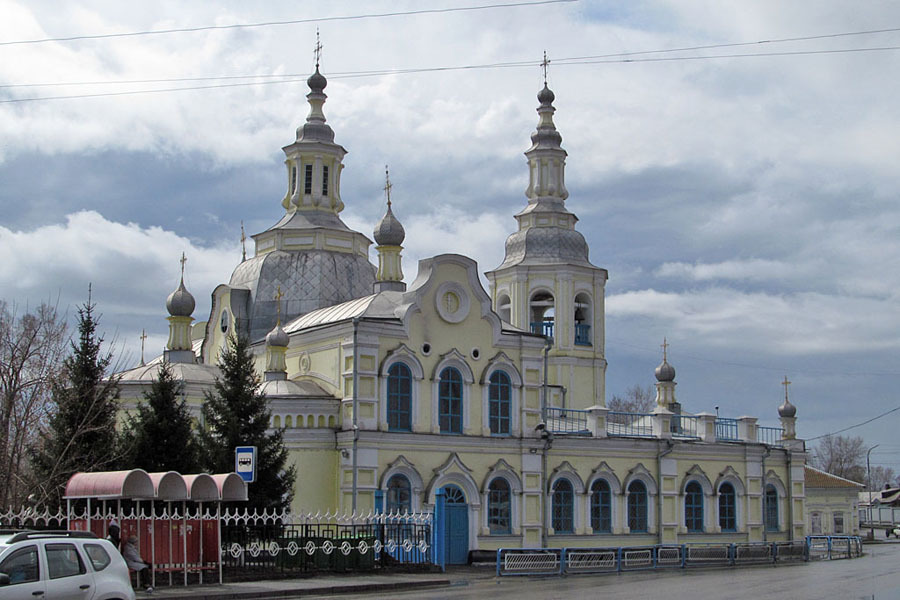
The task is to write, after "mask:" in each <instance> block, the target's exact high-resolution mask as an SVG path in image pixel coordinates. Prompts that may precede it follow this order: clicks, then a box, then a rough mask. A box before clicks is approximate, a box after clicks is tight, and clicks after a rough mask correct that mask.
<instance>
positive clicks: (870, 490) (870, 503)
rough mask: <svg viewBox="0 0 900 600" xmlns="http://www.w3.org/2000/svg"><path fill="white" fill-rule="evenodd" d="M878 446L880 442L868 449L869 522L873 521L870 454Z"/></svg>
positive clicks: (873, 531)
mask: <svg viewBox="0 0 900 600" xmlns="http://www.w3.org/2000/svg"><path fill="white" fill-rule="evenodd" d="M877 447H878V444H875V445H874V446H872V447H871V448H869V449H868V450H867V451H866V487H867V488H868V489H869V523H870V524H871V523H872V468H871V467H870V466H869V455H870V454H872V450H874V449H875V448H877ZM871 531H872V533H873V534H874V533H875V530H874V529H872V530H871Z"/></svg>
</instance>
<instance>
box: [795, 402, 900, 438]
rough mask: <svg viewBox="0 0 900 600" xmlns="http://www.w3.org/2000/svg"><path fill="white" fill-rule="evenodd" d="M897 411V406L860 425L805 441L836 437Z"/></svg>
mask: <svg viewBox="0 0 900 600" xmlns="http://www.w3.org/2000/svg"><path fill="white" fill-rule="evenodd" d="M898 410H900V406H897V407H895V408H892V409H891V410H889V411H887V412H883V413H881V414H880V415H878V416H875V417H872V418H871V419H867V420H865V421H863V422H862V423H857V424H856V425H851V426H850V427H844V428H843V429H838V430H837V431H832V432H831V433H823V434H822V435H818V436H816V437H814V438H809V439H807V440H806V441H807V442H814V441H816V440H819V439H822V438H823V437H827V436H829V435H836V434H838V433H844V432H845V431H850V430H851V429H856V428H857V427H862V426H863V425H868V424H869V423H871V422H872V421H877V420H878V419H880V418H882V417H886V416H888V415H889V414H891V413H895V412H897V411H898Z"/></svg>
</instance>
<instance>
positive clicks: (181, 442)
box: [122, 362, 200, 474]
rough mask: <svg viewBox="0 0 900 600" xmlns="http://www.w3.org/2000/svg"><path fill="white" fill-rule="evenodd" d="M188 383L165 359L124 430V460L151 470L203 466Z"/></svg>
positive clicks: (192, 470) (194, 469)
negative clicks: (187, 396)
mask: <svg viewBox="0 0 900 600" xmlns="http://www.w3.org/2000/svg"><path fill="white" fill-rule="evenodd" d="M183 386H184V383H183V382H182V381H179V380H177V379H175V375H174V374H173V372H172V365H171V364H169V363H168V362H164V363H162V364H161V365H160V367H159V372H158V374H157V378H156V379H155V380H154V381H153V384H152V385H151V387H150V390H149V391H147V392H144V400H145V402H142V403H140V404H138V406H137V414H136V415H133V416H130V417H129V418H128V421H127V423H126V425H125V427H124V429H123V431H122V447H123V449H124V456H125V461H124V463H125V464H127V465H128V466H129V468H134V469H144V470H145V471H147V472H149V473H158V472H163V471H178V472H179V473H182V474H188V473H197V472H198V471H199V470H200V460H199V446H198V441H197V436H196V434H195V433H194V429H193V426H192V422H191V415H190V412H189V411H188V407H187V402H186V401H185V399H184V398H183V397H182V398H179V395H180V394H181V390H182V388H183Z"/></svg>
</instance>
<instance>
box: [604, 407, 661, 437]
mask: <svg viewBox="0 0 900 600" xmlns="http://www.w3.org/2000/svg"><path fill="white" fill-rule="evenodd" d="M606 434H607V435H609V436H610V437H617V436H620V437H653V415H651V414H650V413H627V412H615V411H610V412H608V413H607V415H606Z"/></svg>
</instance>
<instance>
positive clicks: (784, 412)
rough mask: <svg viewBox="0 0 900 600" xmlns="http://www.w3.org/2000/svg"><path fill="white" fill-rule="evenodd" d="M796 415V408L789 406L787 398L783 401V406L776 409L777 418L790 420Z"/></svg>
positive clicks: (789, 402)
mask: <svg viewBox="0 0 900 600" xmlns="http://www.w3.org/2000/svg"><path fill="white" fill-rule="evenodd" d="M796 415H797V407H796V406H794V405H793V404H791V401H790V400H788V399H787V398H785V399H784V404H782V405H781V406H779V407H778V416H779V417H786V418H791V417H794V416H796Z"/></svg>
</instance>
